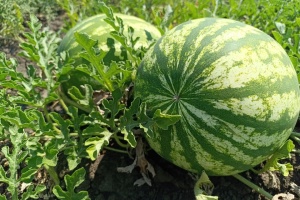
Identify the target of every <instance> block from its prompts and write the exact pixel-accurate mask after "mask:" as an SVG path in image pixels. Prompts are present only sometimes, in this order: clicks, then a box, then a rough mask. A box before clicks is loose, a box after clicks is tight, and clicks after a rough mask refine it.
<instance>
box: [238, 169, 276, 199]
mask: <svg viewBox="0 0 300 200" xmlns="http://www.w3.org/2000/svg"><path fill="white" fill-rule="evenodd" d="M232 176H233V177H234V178H236V179H238V180H239V181H241V182H242V183H244V184H245V185H247V186H249V187H250V188H252V189H254V190H255V191H257V192H258V193H260V194H262V195H264V196H265V197H267V198H268V199H273V196H272V195H271V194H270V193H269V192H267V191H265V190H264V189H262V188H261V187H259V186H257V185H255V184H254V183H252V182H251V181H249V180H247V179H245V178H244V177H242V176H241V175H239V174H234V175H232Z"/></svg>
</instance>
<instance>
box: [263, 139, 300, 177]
mask: <svg viewBox="0 0 300 200" xmlns="http://www.w3.org/2000/svg"><path fill="white" fill-rule="evenodd" d="M294 148H295V145H294V143H293V141H292V140H287V141H286V142H285V143H284V145H283V146H282V147H281V148H280V149H278V150H277V151H276V152H275V153H274V154H273V155H272V156H271V158H269V159H268V160H267V162H266V164H265V166H264V167H263V169H261V170H259V171H258V173H263V172H265V171H268V170H270V171H279V172H280V173H281V174H282V175H284V176H288V175H289V171H292V170H293V166H292V165H291V164H290V163H285V164H281V163H279V160H281V159H286V158H290V157H291V155H290V153H291V151H292V150H293V149H294Z"/></svg>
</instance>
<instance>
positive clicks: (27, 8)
mask: <svg viewBox="0 0 300 200" xmlns="http://www.w3.org/2000/svg"><path fill="white" fill-rule="evenodd" d="M56 8H57V5H56V3H55V1H54V0H48V1H38V0H5V1H0V21H1V23H0V38H2V37H3V38H13V39H16V38H19V36H20V35H19V34H20V33H22V32H23V31H24V24H23V22H24V21H27V20H28V16H29V14H30V13H35V14H38V13H42V14H43V15H44V17H45V19H46V21H47V22H48V23H49V22H50V20H52V19H53V18H54V17H55V15H56V13H55V9H56Z"/></svg>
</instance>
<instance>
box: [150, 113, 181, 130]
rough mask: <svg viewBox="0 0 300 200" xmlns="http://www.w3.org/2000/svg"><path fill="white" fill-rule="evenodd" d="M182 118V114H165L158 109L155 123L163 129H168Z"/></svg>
mask: <svg viewBox="0 0 300 200" xmlns="http://www.w3.org/2000/svg"><path fill="white" fill-rule="evenodd" d="M180 119H181V116H180V115H169V114H165V113H162V112H161V110H160V109H157V110H156V111H155V113H154V116H153V121H154V123H155V124H156V125H157V126H158V127H159V128H161V129H163V130H167V129H168V127H169V126H170V125H173V124H175V123H176V122H178V121H179V120H180Z"/></svg>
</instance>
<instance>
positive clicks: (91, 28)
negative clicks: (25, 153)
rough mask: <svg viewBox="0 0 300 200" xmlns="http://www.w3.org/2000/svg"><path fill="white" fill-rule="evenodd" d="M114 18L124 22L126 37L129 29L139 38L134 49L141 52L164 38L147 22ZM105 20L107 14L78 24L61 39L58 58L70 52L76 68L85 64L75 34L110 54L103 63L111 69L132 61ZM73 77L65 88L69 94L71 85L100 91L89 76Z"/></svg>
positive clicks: (124, 16) (78, 74)
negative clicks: (82, 34) (90, 87)
mask: <svg viewBox="0 0 300 200" xmlns="http://www.w3.org/2000/svg"><path fill="white" fill-rule="evenodd" d="M114 15H115V16H117V17H120V18H121V19H122V20H123V23H124V34H125V35H126V34H128V32H127V28H128V27H129V26H131V27H132V28H133V29H134V35H133V37H134V38H135V37H139V40H138V42H137V43H136V45H135V48H139V47H141V46H144V47H149V45H150V44H151V43H152V42H153V41H154V40H157V39H158V38H159V37H160V36H161V34H160V32H159V30H158V29H157V28H156V27H155V26H153V25H151V24H150V23H148V22H146V21H144V20H143V19H140V18H137V17H134V16H129V15H124V14H119V13H117V14H114ZM105 18H106V15H105V14H99V15H95V16H93V17H90V18H87V19H85V20H83V21H81V22H79V23H78V24H77V25H76V26H75V27H73V28H72V29H70V30H69V31H68V32H67V34H66V35H65V37H64V38H63V39H62V41H61V43H60V45H59V47H58V54H61V53H62V52H64V51H67V52H68V53H69V56H70V57H72V58H74V60H75V64H74V65H75V66H77V65H79V64H82V63H84V62H85V61H84V59H82V58H80V57H78V53H80V52H81V51H82V50H83V49H82V48H81V47H80V46H79V44H78V43H77V42H76V40H75V37H74V33H75V32H80V33H86V34H87V35H89V36H90V37H91V38H92V39H94V40H98V46H99V48H101V49H102V50H105V51H108V53H107V55H106V56H105V58H104V59H103V60H104V63H105V64H107V65H109V64H110V62H111V61H120V60H127V59H130V58H129V56H127V53H126V51H125V50H124V49H123V48H122V46H121V44H120V43H119V42H118V41H116V40H114V39H112V36H111V35H110V32H111V31H113V28H112V27H111V26H110V25H109V24H107V23H106V22H105V21H104V19H105ZM70 75H72V77H71V78H70V80H69V82H65V83H63V84H62V88H63V90H64V91H66V89H68V88H69V87H70V86H72V85H83V84H87V83H88V84H92V85H91V86H92V87H93V88H94V89H100V88H99V84H98V83H96V82H95V80H89V81H87V80H88V79H90V78H91V77H90V76H89V74H86V73H84V72H82V73H74V71H73V72H72V73H71V74H70Z"/></svg>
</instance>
